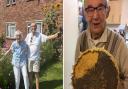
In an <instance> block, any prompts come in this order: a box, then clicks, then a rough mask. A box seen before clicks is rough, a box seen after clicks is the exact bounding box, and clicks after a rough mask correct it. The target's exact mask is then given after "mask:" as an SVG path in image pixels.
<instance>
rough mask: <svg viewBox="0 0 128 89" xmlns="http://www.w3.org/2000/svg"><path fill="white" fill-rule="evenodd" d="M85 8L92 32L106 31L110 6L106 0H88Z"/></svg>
mask: <svg viewBox="0 0 128 89" xmlns="http://www.w3.org/2000/svg"><path fill="white" fill-rule="evenodd" d="M85 4H86V7H85V10H84V12H85V13H84V14H85V17H86V19H87V22H88V26H89V29H90V31H91V33H94V34H98V33H102V32H103V31H104V28H105V25H106V18H107V17H108V14H109V10H110V8H109V7H108V6H107V3H106V1H105V0H86V1H85Z"/></svg>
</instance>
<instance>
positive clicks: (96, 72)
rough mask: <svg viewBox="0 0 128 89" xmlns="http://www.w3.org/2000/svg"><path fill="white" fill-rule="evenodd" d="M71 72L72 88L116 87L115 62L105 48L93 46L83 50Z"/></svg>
mask: <svg viewBox="0 0 128 89" xmlns="http://www.w3.org/2000/svg"><path fill="white" fill-rule="evenodd" d="M72 74H73V76H72V84H73V88H74V89H117V84H118V79H119V71H118V67H117V63H116V61H115V59H114V57H113V56H112V55H111V54H110V53H109V52H107V51H106V50H105V49H100V48H94V49H89V50H87V51H85V52H83V53H82V54H81V55H80V57H79V58H78V61H77V63H76V64H75V65H74V68H73V73H72Z"/></svg>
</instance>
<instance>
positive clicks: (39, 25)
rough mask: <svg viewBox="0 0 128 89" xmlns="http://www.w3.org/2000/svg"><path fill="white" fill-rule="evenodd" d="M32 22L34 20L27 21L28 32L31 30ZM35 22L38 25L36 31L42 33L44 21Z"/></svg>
mask: <svg viewBox="0 0 128 89" xmlns="http://www.w3.org/2000/svg"><path fill="white" fill-rule="evenodd" d="M31 23H32V22H27V30H28V33H29V32H31ZM35 23H36V25H37V29H36V31H37V32H40V33H42V21H35Z"/></svg>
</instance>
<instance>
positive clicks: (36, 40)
mask: <svg viewBox="0 0 128 89" xmlns="http://www.w3.org/2000/svg"><path fill="white" fill-rule="evenodd" d="M47 39H48V37H47V36H46V35H44V34H41V33H39V32H36V33H35V34H34V36H33V35H32V33H29V34H28V35H27V37H26V39H25V41H26V43H27V44H28V46H29V55H28V58H29V60H39V58H40V46H41V44H42V43H43V42H46V40H47Z"/></svg>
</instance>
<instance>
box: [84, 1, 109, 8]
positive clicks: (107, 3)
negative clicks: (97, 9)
mask: <svg viewBox="0 0 128 89" xmlns="http://www.w3.org/2000/svg"><path fill="white" fill-rule="evenodd" d="M104 1H105V5H106V6H107V7H108V6H109V0H104ZM86 2H87V0H84V7H86Z"/></svg>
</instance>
